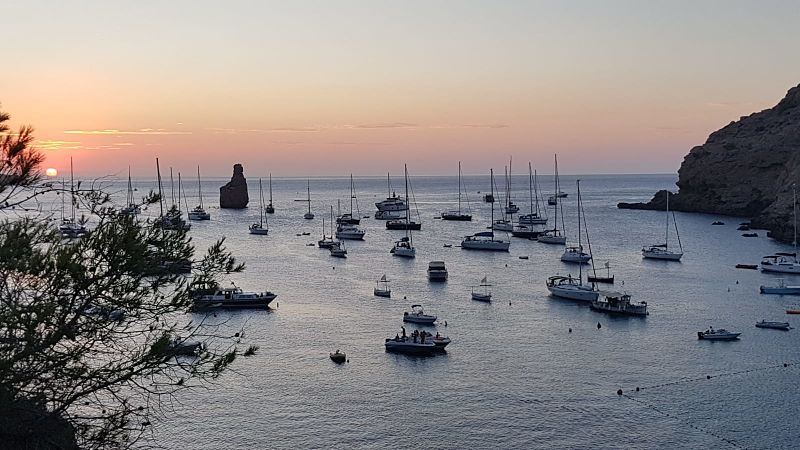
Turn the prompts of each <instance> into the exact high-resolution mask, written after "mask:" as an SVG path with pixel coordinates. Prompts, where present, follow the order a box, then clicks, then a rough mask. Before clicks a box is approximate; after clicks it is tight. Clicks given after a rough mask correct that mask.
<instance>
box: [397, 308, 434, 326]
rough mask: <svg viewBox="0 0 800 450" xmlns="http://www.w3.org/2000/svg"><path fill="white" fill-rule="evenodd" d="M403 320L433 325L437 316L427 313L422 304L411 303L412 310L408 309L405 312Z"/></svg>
mask: <svg viewBox="0 0 800 450" xmlns="http://www.w3.org/2000/svg"><path fill="white" fill-rule="evenodd" d="M403 322H409V323H419V324H424V325H432V324H433V323H434V322H436V316H432V315H430V314H425V311H423V310H422V305H411V312H408V311H406V312H404V313H403Z"/></svg>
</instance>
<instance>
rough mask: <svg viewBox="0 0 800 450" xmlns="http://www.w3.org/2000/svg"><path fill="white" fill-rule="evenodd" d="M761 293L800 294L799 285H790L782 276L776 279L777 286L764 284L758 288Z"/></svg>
mask: <svg viewBox="0 0 800 450" xmlns="http://www.w3.org/2000/svg"><path fill="white" fill-rule="evenodd" d="M758 289H759V291H760V292H761V293H762V294H777V295H800V285H795V286H790V285H787V284H786V281H784V280H783V278H781V279H779V280H778V285H777V286H764V285H762V286H761V287H759V288H758Z"/></svg>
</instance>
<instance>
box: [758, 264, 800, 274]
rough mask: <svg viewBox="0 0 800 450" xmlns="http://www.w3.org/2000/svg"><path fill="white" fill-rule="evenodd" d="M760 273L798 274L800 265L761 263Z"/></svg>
mask: <svg viewBox="0 0 800 450" xmlns="http://www.w3.org/2000/svg"><path fill="white" fill-rule="evenodd" d="M761 271H762V272H772V273H796V274H800V264H764V263H761Z"/></svg>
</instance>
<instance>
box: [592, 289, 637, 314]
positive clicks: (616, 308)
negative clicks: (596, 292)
mask: <svg viewBox="0 0 800 450" xmlns="http://www.w3.org/2000/svg"><path fill="white" fill-rule="evenodd" d="M600 294H602V295H603V298H602V299H598V300H594V301H593V302H592V303H591V304H590V305H589V307H590V308H592V309H593V310H595V311H600V312H605V313H610V314H620V315H625V316H646V315H648V314H649V313H648V312H647V302H639V303H631V296H630V295H628V294H621V293H619V292H600Z"/></svg>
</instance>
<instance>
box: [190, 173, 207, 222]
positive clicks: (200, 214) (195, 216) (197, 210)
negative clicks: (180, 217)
mask: <svg viewBox="0 0 800 450" xmlns="http://www.w3.org/2000/svg"><path fill="white" fill-rule="evenodd" d="M197 198H198V199H199V200H200V204H199V205H197V206H195V207H194V209H192V210H191V211H189V214H188V215H189V220H211V214H209V213H208V212H206V210H205V208H203V189H202V188H201V186H200V166H197Z"/></svg>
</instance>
